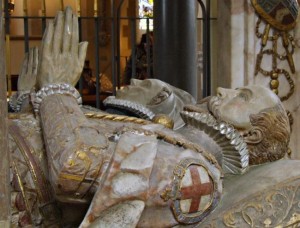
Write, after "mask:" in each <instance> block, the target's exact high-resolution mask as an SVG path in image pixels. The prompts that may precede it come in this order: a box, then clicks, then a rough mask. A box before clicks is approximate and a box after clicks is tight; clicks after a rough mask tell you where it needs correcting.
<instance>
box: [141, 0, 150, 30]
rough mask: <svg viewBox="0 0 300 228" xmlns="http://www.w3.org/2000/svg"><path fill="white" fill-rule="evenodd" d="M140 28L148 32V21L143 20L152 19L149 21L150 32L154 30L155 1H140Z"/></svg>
mask: <svg viewBox="0 0 300 228" xmlns="http://www.w3.org/2000/svg"><path fill="white" fill-rule="evenodd" d="M139 17H140V18H142V19H140V23H139V28H140V29H141V30H147V20H146V19H143V18H151V19H150V20H149V30H150V31H152V30H153V19H152V17H153V0H139Z"/></svg>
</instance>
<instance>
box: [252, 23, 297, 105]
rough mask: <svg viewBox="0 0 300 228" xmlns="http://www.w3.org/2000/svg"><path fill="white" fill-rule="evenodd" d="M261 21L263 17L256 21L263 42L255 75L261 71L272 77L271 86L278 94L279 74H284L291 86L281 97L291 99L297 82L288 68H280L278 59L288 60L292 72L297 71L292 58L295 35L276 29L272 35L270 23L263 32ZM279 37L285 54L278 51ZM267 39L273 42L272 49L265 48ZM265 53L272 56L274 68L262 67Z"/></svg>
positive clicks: (259, 36)
mask: <svg viewBox="0 0 300 228" xmlns="http://www.w3.org/2000/svg"><path fill="white" fill-rule="evenodd" d="M261 22H262V20H261V18H259V19H258V20H257V22H256V31H255V33H256V36H257V37H258V38H259V39H261V40H262V42H261V49H260V52H259V53H258V54H257V59H256V66H255V75H257V74H258V72H260V73H261V74H263V75H264V76H267V77H270V88H271V89H272V91H273V92H274V93H275V94H277V95H278V88H279V81H278V77H279V75H283V76H284V77H285V78H286V80H287V81H288V83H289V86H290V90H289V92H288V93H287V94H286V95H284V96H281V97H280V100H281V101H285V100H287V99H289V98H290V97H291V96H292V94H293V93H294V90H295V84H294V81H293V79H292V78H291V76H290V73H289V72H288V71H287V70H285V69H279V68H278V62H277V61H278V60H280V61H283V60H287V61H288V63H289V66H290V68H291V71H292V72H293V71H295V70H294V63H293V59H292V55H293V53H294V51H295V41H294V38H293V36H292V35H290V34H288V33H287V32H279V31H277V30H274V33H273V34H272V35H269V31H270V25H269V24H267V25H266V27H265V30H264V33H261V32H260V31H259V29H260V24H261ZM279 38H281V40H282V44H283V46H284V47H285V50H286V51H285V53H283V54H280V53H278V50H277V47H278V40H279ZM267 41H271V42H272V49H270V48H268V49H265V46H266V44H267ZM264 55H271V56H272V70H271V71H267V70H264V69H262V67H261V63H262V59H263V56H264Z"/></svg>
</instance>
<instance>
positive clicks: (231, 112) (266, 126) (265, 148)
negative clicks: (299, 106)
mask: <svg viewBox="0 0 300 228" xmlns="http://www.w3.org/2000/svg"><path fill="white" fill-rule="evenodd" d="M217 92H218V94H217V96H214V97H212V98H211V99H210V101H209V103H208V109H209V111H210V112H211V113H212V114H213V115H214V116H215V117H216V118H217V119H218V120H221V121H224V122H227V123H229V124H231V125H233V126H234V127H235V128H236V129H237V130H239V131H240V132H241V134H242V135H243V137H244V140H245V142H246V143H247V145H248V149H249V154H250V164H261V163H264V162H269V161H275V160H278V159H280V158H282V157H284V155H285V154H286V153H287V151H288V144H289V138H290V125H289V119H288V116H287V114H286V111H285V110H284V107H283V105H282V103H281V101H280V99H279V98H278V97H277V96H276V95H275V94H274V93H273V92H272V91H271V90H269V89H267V88H265V87H262V86H246V87H242V88H238V89H235V90H234V89H223V88H218V91H217Z"/></svg>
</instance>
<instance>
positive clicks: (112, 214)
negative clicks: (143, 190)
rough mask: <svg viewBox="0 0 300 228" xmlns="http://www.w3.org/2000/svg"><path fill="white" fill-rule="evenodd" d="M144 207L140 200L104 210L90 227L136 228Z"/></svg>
mask: <svg viewBox="0 0 300 228" xmlns="http://www.w3.org/2000/svg"><path fill="white" fill-rule="evenodd" d="M144 207H145V203H144V202H143V201H141V200H133V201H127V202H125V203H120V204H117V205H115V206H113V207H111V208H109V209H107V210H105V211H104V212H103V213H102V214H101V215H100V217H99V218H98V219H97V220H96V221H95V223H93V225H92V226H90V227H107V228H114V227H115V228H121V227H124V228H125V227H126V228H130V227H136V225H137V223H138V221H139V219H140V216H141V214H142V212H143V210H144Z"/></svg>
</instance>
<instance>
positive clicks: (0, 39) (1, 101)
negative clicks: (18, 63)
mask: <svg viewBox="0 0 300 228" xmlns="http://www.w3.org/2000/svg"><path fill="white" fill-rule="evenodd" d="M2 3H3V2H2V0H0V56H1V57H0V107H1V108H0V157H1V159H0V205H1V207H0V227H4V228H6V227H10V181H9V156H8V144H7V141H8V139H7V138H8V137H7V101H6V91H7V90H6V75H5V52H4V27H3V24H4V23H3V22H4V21H3V9H2Z"/></svg>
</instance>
